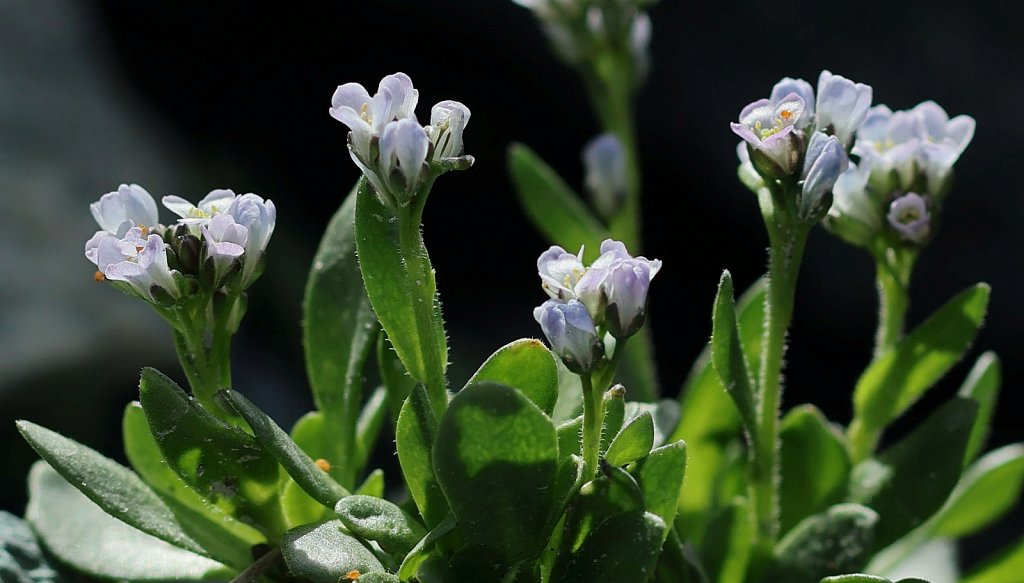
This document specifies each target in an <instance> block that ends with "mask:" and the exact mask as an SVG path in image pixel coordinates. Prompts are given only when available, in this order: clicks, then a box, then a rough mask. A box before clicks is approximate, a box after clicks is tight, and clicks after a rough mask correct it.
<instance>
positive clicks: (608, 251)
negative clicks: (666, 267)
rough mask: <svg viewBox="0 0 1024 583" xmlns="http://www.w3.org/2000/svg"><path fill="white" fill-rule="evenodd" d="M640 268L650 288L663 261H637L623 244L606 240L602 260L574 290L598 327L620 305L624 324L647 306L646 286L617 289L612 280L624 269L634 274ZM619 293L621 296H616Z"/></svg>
mask: <svg viewBox="0 0 1024 583" xmlns="http://www.w3.org/2000/svg"><path fill="white" fill-rule="evenodd" d="M636 266H643V269H642V272H643V274H645V275H646V277H647V284H649V283H650V280H651V279H653V278H654V276H655V275H657V274H658V271H659V270H660V269H661V260H658V259H654V260H650V259H647V258H646V257H633V256H631V255H630V254H629V251H627V250H626V246H625V245H624V244H623V243H622V242H621V241H614V240H612V239H605V240H604V241H603V242H602V243H601V255H600V257H598V258H597V259H596V260H595V261H594V263H592V264H591V265H590V267H588V268H587V270H586V272H584V274H583V275H582V276H581V277H580V278H579V280H578V281H577V282H576V285H575V287H574V289H573V291H574V292H575V295H576V297H577V298H578V299H579V300H580V301H581V302H583V304H584V305H585V306H586V307H587V310H589V311H590V315H591V316H592V317H593V319H594V321H596V322H598V323H603V322H605V318H606V314H607V309H608V307H609V306H611V305H613V304H616V305H619V306H620V308H619V309H620V311H621V312H622V314H623V315H622V316H620V318H619V321H620V324H621V323H622V321H623V319H625V318H629V317H630V316H635V314H636V306H640V305H643V304H645V303H646V301H647V286H646V285H645V286H644V287H643V288H639V287H636V286H623V285H621V284H620V285H618V286H614V285H613V282H612V281H611V280H610V279H609V278H610V276H611V275H612V273H613V272H616V271H618V270H620V269H626V270H633V269H634V268H635V267H636ZM613 288H614V289H613ZM639 291H642V292H643V293H642V297H640V296H634V295H633V294H634V293H636V292H639ZM616 293H618V294H620V295H616ZM627 323H628V322H627ZM628 327H629V326H625V325H620V326H619V328H620V330H625V329H627V328H628Z"/></svg>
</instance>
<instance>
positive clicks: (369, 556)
mask: <svg viewBox="0 0 1024 583" xmlns="http://www.w3.org/2000/svg"><path fill="white" fill-rule="evenodd" d="M281 555H282V556H283V557H284V561H285V563H286V564H287V565H288V570H289V571H290V572H291V573H292V574H293V575H295V576H297V577H303V578H305V579H308V580H310V581H312V582H313V583H338V581H342V577H344V576H345V575H346V574H347V573H349V572H351V571H359V572H360V573H368V572H371V571H383V570H384V566H383V565H381V563H380V561H379V560H377V557H375V556H374V554H373V552H371V551H370V549H368V548H366V547H365V546H363V544H362V543H360V542H359V541H358V540H357V539H355V538H354V537H352V536H351V535H349V534H347V533H345V532H344V531H343V528H342V525H341V522H339V521H337V520H331V521H328V522H323V523H320V524H308V525H305V526H300V527H298V528H293V529H291V530H289V531H288V532H286V533H284V536H282V537H281Z"/></svg>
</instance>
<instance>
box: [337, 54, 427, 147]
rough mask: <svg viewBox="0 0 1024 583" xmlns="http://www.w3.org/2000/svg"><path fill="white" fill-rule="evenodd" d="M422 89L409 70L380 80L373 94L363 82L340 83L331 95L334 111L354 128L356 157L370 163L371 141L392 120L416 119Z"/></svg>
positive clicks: (350, 137) (350, 139) (352, 138)
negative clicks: (420, 89) (415, 86)
mask: <svg viewBox="0 0 1024 583" xmlns="http://www.w3.org/2000/svg"><path fill="white" fill-rule="evenodd" d="M418 101H419V91H417V90H416V89H415V88H414V87H413V85H412V79H410V78H409V76H408V75H406V74H405V73H395V74H393V75H388V76H387V77H384V78H383V79H381V80H380V83H379V84H378V86H377V93H375V94H374V95H373V96H372V97H371V96H370V94H369V92H367V91H366V88H364V87H363V86H362V85H360V84H359V83H346V84H344V85H340V86H338V88H337V89H336V90H335V91H334V96H333V97H332V98H331V108H330V114H331V116H332V117H334V118H335V119H337V120H338V121H340V122H341V123H343V124H345V125H347V126H348V127H349V129H350V130H351V133H350V135H349V144H350V145H351V148H352V154H353V156H359V158H360V159H361V160H363V161H364V162H365V163H367V164H369V160H370V142H371V140H372V139H373V138H379V137H380V136H381V134H382V133H383V132H384V128H385V127H386V126H387V125H388V124H389V123H390V122H392V121H395V120H399V119H405V118H413V119H415V114H414V111H415V109H416V103H417V102H418Z"/></svg>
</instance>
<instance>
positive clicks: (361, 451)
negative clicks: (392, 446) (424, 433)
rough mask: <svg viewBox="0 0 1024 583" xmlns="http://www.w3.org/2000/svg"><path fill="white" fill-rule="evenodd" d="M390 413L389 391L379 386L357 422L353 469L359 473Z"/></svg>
mask: <svg viewBox="0 0 1024 583" xmlns="http://www.w3.org/2000/svg"><path fill="white" fill-rule="evenodd" d="M387 414H388V391H387V388H386V387H384V386H383V385H381V386H379V387H377V388H376V389H375V390H374V391H373V393H371V394H370V398H369V399H367V400H366V404H364V405H363V410H362V411H361V412H360V413H359V420H358V421H357V422H356V451H355V459H354V460H353V462H352V466H353V470H354V471H355V472H356V473H357V474H359V473H362V471H363V468H364V467H366V462H367V461H368V460H369V459H370V454H371V453H373V448H374V447H375V446H376V445H377V438H378V437H380V430H381V428H382V427H383V426H384V418H385V417H387Z"/></svg>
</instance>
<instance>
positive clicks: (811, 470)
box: [779, 405, 850, 533]
mask: <svg viewBox="0 0 1024 583" xmlns="http://www.w3.org/2000/svg"><path fill="white" fill-rule="evenodd" d="M779 438H780V440H781V444H782V446H781V453H780V461H781V474H782V478H783V479H782V483H781V488H780V493H779V502H780V506H781V512H780V519H779V525H780V531H781V532H782V533H786V532H788V531H789V529H790V528H792V527H793V526H795V525H796V524H797V523H798V522H800V521H801V520H803V519H804V518H807V517H808V516H810V515H812V514H816V513H818V512H821V511H822V510H824V509H825V508H828V507H829V506H831V505H833V504H837V503H839V502H840V501H842V500H843V497H844V496H845V495H846V486H847V483H848V482H849V479H850V456H849V454H848V453H847V451H846V445H845V444H844V442H843V437H842V434H841V433H840V432H839V431H838V430H836V428H834V427H833V426H832V425H831V424H830V423H829V422H828V420H827V419H825V416H824V415H823V414H822V413H821V411H819V410H818V409H817V408H815V407H814V406H813V405H803V406H800V407H796V408H794V409H793V410H791V411H790V412H789V413H787V414H786V416H785V417H784V418H783V420H782V424H781V427H780V431H779Z"/></svg>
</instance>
